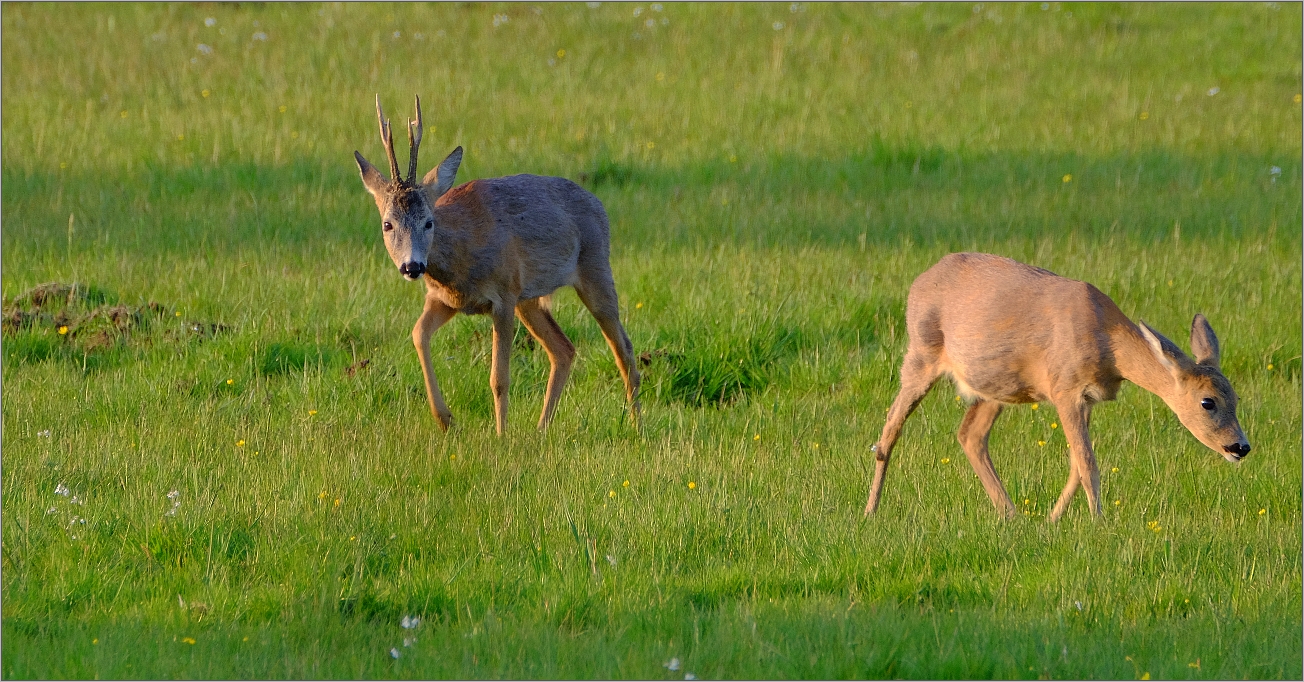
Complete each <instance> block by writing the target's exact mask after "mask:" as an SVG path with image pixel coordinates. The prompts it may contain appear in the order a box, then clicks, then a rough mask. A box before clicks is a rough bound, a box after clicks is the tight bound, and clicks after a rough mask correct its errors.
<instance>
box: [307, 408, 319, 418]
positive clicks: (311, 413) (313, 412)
mask: <svg viewBox="0 0 1304 682" xmlns="http://www.w3.org/2000/svg"><path fill="white" fill-rule="evenodd" d="M315 414H317V410H308V416H309V417H311V416H313V415H315Z"/></svg>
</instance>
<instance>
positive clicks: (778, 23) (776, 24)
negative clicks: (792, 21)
mask: <svg viewBox="0 0 1304 682" xmlns="http://www.w3.org/2000/svg"><path fill="white" fill-rule="evenodd" d="M772 27H773V28H774V30H776V31H782V30H783V22H782V21H776V22H774V24H772Z"/></svg>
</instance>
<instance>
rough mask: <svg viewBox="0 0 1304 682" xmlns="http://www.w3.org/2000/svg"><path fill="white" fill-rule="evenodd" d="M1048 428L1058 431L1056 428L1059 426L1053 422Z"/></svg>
mask: <svg viewBox="0 0 1304 682" xmlns="http://www.w3.org/2000/svg"><path fill="white" fill-rule="evenodd" d="M1050 427H1051V428H1052V429H1058V428H1059V424H1056V423H1055V422H1051V423H1050Z"/></svg>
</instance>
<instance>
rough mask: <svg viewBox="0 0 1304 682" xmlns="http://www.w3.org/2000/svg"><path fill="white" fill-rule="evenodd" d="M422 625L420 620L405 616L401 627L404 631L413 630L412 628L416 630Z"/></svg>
mask: <svg viewBox="0 0 1304 682" xmlns="http://www.w3.org/2000/svg"><path fill="white" fill-rule="evenodd" d="M420 624H421V619H420V618H413V617H411V616H403V622H402V623H400V625H402V626H403V629H404V630H411V629H412V628H415V627H416V626H418V625H420Z"/></svg>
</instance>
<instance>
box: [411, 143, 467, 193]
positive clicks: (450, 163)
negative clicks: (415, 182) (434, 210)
mask: <svg viewBox="0 0 1304 682" xmlns="http://www.w3.org/2000/svg"><path fill="white" fill-rule="evenodd" d="M461 165H462V148H461V147H458V148H457V149H454V150H453V152H452V153H451V154H449V155H448V158H446V159H444V160H443V161H440V162H439V165H438V166H435V167H434V168H432V169H431V170H430V172H429V173H426V177H424V178H422V179H421V184H422V185H424V186H425V188H426V196H427V198H428V199H429V200H430V203H432V204H433V203H435V200H436V199H438V198H439V197H442V196H444V193H445V192H447V191H448V190H450V189H453V181H454V180H456V179H457V168H458V167H459V166H461Z"/></svg>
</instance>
